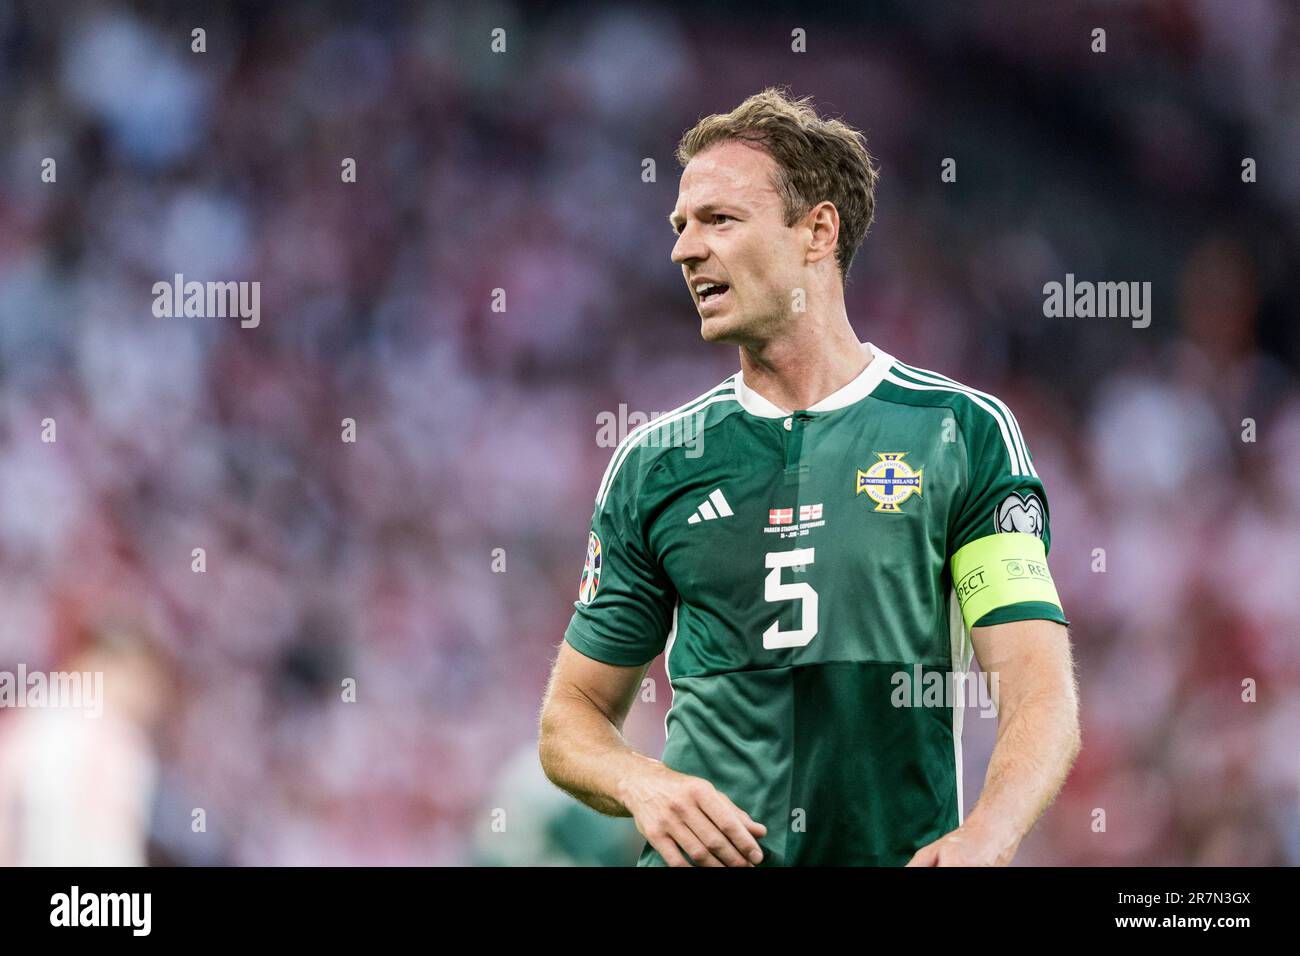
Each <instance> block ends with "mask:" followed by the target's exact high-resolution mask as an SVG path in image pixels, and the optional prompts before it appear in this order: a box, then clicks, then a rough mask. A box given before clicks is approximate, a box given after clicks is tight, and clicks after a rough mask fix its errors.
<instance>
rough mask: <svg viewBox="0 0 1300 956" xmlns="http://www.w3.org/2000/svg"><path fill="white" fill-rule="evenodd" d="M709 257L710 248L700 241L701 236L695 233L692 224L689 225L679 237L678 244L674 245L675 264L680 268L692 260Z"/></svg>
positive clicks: (673, 257)
mask: <svg viewBox="0 0 1300 956" xmlns="http://www.w3.org/2000/svg"><path fill="white" fill-rule="evenodd" d="M708 257H709V248H708V246H706V245H705V244H704V243H703V242H702V241H700V238H699V234H698V233H696V232H695V231H694V229H693V228H692V226H691V224H690V223H687V224H686V228H684V229H683V230H682V231H681V233H680V234H679V235H678V236H677V242H676V243H674V245H673V255H672V260H673V262H675V263H677V265H679V266H680V265H685V264H686V263H688V262H691V261H692V260H696V259H707V258H708Z"/></svg>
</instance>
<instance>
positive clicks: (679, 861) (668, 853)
mask: <svg viewBox="0 0 1300 956" xmlns="http://www.w3.org/2000/svg"><path fill="white" fill-rule="evenodd" d="M646 841H647V842H648V843H649V844H650V845H651V846H652V847H654V848H655V850H656V852H658V854H659V855H660V856H661V857H663V858H664V862H665V863H667V864H668V865H669V866H690V865H691V864H690V861H689V860H687V859H686V858H685V857H684V856H682V853H681V851H680V850H679V849H677V844H676V843H674V842H673V841H672V838H671V837H669V836H668V834H666V833H663V834H660V833H656V834H655V835H654V836H647V837H646Z"/></svg>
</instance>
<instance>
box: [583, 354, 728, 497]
mask: <svg viewBox="0 0 1300 956" xmlns="http://www.w3.org/2000/svg"><path fill="white" fill-rule="evenodd" d="M737 374H739V373H737ZM739 409H740V404H739V402H738V401H737V399H736V375H731V376H729V377H728V378H726V379H724V380H723V381H721V382H719V383H718V384H717V385H715V386H714V387H713V388H711V389H709V390H708V391H706V392H703V393H702V394H700V395H697V396H695V398H693V399H691V400H690V401H689V402H686V403H684V404H682V405H679V406H678V407H677V408H674V409H673V410H672V411H670V412H665V413H664V414H662V415H660V416H658V417H657V418H653V419H651V420H650V421H648V422H646V423H645V424H644V425H640V426H638V427H637V428H634V429H632V431H630V432H629V433H628V435H627V437H626V438H624V439H623V441H621V442H620V443H619V445H618V447H617V448H615V449H614V454H613V455H611V456H610V459H609V464H608V465H607V466H606V467H605V474H604V475H603V476H602V478H601V481H600V487H599V488H598V489H597V491H596V510H597V511H600V510H603V509H604V507H605V505H606V502H607V501H609V500H610V499H611V498H612V497H616V496H624V495H626V494H628V493H631V494H632V495H635V494H636V493H637V492H638V490H639V489H640V487H641V485H642V484H643V483H644V481H645V478H646V476H647V475H648V474H649V473H650V471H651V470H652V469H653V468H654V466H655V465H656V464H658V462H659V460H660V459H662V458H663V457H664V455H666V454H667V453H668V452H670V451H671V450H672V449H673V448H676V447H679V446H681V445H682V444H684V443H686V442H689V441H691V440H692V439H693V438H694V437H695V436H697V435H699V434H700V433H701V432H702V431H703V430H704V429H706V428H711V427H713V426H714V425H717V424H718V423H720V422H721V421H723V420H724V419H725V418H727V416H728V415H730V414H731V413H733V412H735V411H738V410H739Z"/></svg>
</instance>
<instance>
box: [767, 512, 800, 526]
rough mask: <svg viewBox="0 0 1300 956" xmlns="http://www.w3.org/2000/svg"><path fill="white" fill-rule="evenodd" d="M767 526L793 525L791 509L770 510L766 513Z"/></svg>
mask: <svg viewBox="0 0 1300 956" xmlns="http://www.w3.org/2000/svg"><path fill="white" fill-rule="evenodd" d="M767 523H768V524H770V525H771V524H794V509H793V508H770V509H769V510H768V512H767Z"/></svg>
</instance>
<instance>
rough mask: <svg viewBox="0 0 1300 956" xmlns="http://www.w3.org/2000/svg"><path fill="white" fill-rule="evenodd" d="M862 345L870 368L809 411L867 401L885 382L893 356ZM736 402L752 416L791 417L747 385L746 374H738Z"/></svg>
mask: <svg viewBox="0 0 1300 956" xmlns="http://www.w3.org/2000/svg"><path fill="white" fill-rule="evenodd" d="M861 345H862V347H863V348H864V349H865V350H867V352H868V353H869V354H871V355H872V356H873V358H872V359H871V362H870V363H868V365H867V367H866V368H864V369H863V370H862V371H861V373H859V375H858V377H857V378H855V379H854V380H853V381H851V382H849V383H848V384H847V385H845V386H844V387H843V388H840V389H837V390H836V391H834V392H832V393H831V394H829V395H827V396H826V397H825V398H823V399H822V400H821V401H820V402H818V403H817V404H816V405H813V406H812V407H810V408H808V409H807V411H810V412H830V411H834V410H835V409H837V408H844V407H846V406H848V405H852V404H853V403H854V402H858V401H861V400H862V399H864V398H866V397H867V396H868V395H870V394H871V393H872V391H874V390H875V388H876V386H877V385H879V384H880V383H881V382H882V381H884V378H885V373H886V372H888V371H889V367H890V366H891V365H892V364H893V363H894V357H893V356H892V355H890V354H889V353H888V352H884V351H882V350H881V349H879V348H877V347H876V346H874V345H872V344H871V343H870V342H863V343H861ZM736 400H737V401H739V402H740V407H741V408H743V409H744V410H745V411H747V412H749V413H750V414H751V415H757V416H758V417H759V418H785V417H786V416H787V415H789V414H790V412H789V411H787V410H786V409H783V408H781V407H780V406H779V405H777V404H776V403H774V402H771V401H768V400H767V399H766V398H764V397H763V396H762V395H760V394H758V392H756V391H754V390H753V389H752V388H750V387H749V386H748V385H746V384H745V373H744V372H743V371H742V372H738V373H736Z"/></svg>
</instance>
